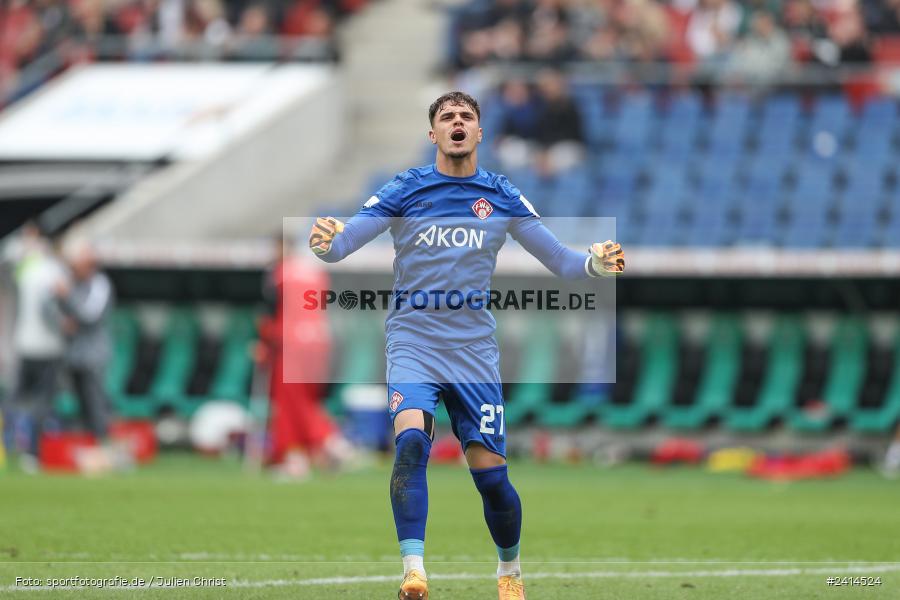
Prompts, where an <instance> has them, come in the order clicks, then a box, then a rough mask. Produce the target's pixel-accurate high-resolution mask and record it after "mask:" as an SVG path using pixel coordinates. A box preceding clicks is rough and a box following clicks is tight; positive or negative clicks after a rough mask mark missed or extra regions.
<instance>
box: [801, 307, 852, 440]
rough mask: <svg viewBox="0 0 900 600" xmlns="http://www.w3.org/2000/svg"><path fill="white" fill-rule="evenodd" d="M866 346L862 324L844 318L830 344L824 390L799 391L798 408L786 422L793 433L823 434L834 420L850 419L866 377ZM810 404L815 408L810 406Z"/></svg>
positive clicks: (850, 318) (849, 318)
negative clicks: (793, 430)
mask: <svg viewBox="0 0 900 600" xmlns="http://www.w3.org/2000/svg"><path fill="white" fill-rule="evenodd" d="M866 344H867V332H866V325H865V322H863V321H862V320H860V319H859V318H857V317H847V318H844V319H842V320H841V321H840V322H838V324H837V326H836V327H835V332H834V335H833V337H832V339H831V342H830V344H829V346H830V356H829V359H828V362H827V365H828V366H827V370H826V373H827V375H826V379H825V381H824V387H823V388H822V390H821V391H820V393H816V390H813V389H811V390H808V391H807V390H804V389H803V388H802V387H801V389H800V390H798V395H800V397H798V402H799V405H797V406H795V407H794V408H793V409H792V410H791V412H790V414H789V416H788V419H787V423H788V424H789V425H790V427H791V428H792V429H796V430H799V431H825V430H827V429H828V428H829V427H831V425H833V424H834V423H835V422H836V421H837V420H839V419H842V420H843V419H847V418H848V417H849V416H850V413H851V410H852V409H853V407H854V406H855V405H856V403H857V400H858V398H859V392H860V389H861V386H862V383H863V376H864V375H865V367H866V364H865V361H866ZM808 392H812V394H814V395H809V394H808ZM810 402H815V404H813V405H812V406H810V404H809V403H810ZM819 402H821V404H819Z"/></svg>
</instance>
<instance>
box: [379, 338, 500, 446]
mask: <svg viewBox="0 0 900 600" xmlns="http://www.w3.org/2000/svg"><path fill="white" fill-rule="evenodd" d="M387 381H388V408H389V410H390V415H391V420H393V419H394V417H396V416H397V413H399V412H402V411H404V410H409V409H419V410H423V411H425V412H427V413H429V414H431V415H432V416H433V415H434V414H435V410H436V409H437V405H438V402H439V401H440V400H443V401H444V406H445V407H446V408H447V414H448V415H449V416H450V426H451V427H452V428H453V435H455V436H456V438H457V439H458V440H459V442H460V444H461V445H462V447H463V450H465V449H466V448H467V447H468V446H469V444H471V443H472V442H476V443H479V444H481V445H483V446H484V447H485V448H487V449H488V450H490V451H491V452H493V453H494V454H499V455H500V456H503V457H504V458H505V457H506V424H505V419H504V406H503V389H502V386H501V385H500V349H499V348H498V347H497V342H496V340H494V338H493V337H489V338H485V339H482V340H479V341H477V342H474V343H472V344H469V345H468V346H463V347H462V348H451V349H444V348H428V347H425V346H418V345H415V344H405V343H392V344H390V345H388V348H387Z"/></svg>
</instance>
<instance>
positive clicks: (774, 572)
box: [229, 564, 900, 588]
mask: <svg viewBox="0 0 900 600" xmlns="http://www.w3.org/2000/svg"><path fill="white" fill-rule="evenodd" d="M897 571H900V564H892V565H871V566H855V567H854V566H849V567H833V568H827V569H826V568H818V569H723V570H720V571H626V572H623V571H588V572H586V573H585V572H582V573H574V572H573V573H528V572H526V573H525V574H524V576H525V579H526V580H529V579H565V578H569V577H577V578H587V579H609V578H614V577H622V578H627V579H643V578H645V577H653V578H664V577H760V576H763V577H786V576H790V575H835V576H837V575H850V574H852V575H862V574H868V573H893V572H897ZM495 577H496V576H495V575H487V574H481V573H451V574H445V575H440V574H431V575H429V578H430V579H433V580H435V581H464V580H473V579H475V580H477V579H493V578H495ZM398 580H399V576H398V575H369V576H360V577H321V578H316V579H272V580H268V581H241V580H238V581H235V582H233V583H231V584H229V587H239V588H262V587H287V586H311V585H346V584H352V583H385V582H392V581H398Z"/></svg>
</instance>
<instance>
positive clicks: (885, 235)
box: [880, 210, 900, 248]
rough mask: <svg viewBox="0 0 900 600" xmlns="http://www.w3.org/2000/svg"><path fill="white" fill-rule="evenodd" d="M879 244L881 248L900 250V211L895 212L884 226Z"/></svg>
mask: <svg viewBox="0 0 900 600" xmlns="http://www.w3.org/2000/svg"><path fill="white" fill-rule="evenodd" d="M880 242H881V245H882V246H886V247H889V248H900V211H897V210H895V211H894V214H893V215H891V219H890V220H889V221H888V222H887V223H885V224H884V229H883V231H882V232H881V237H880Z"/></svg>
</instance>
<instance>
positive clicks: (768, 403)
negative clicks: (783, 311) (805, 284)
mask: <svg viewBox="0 0 900 600" xmlns="http://www.w3.org/2000/svg"><path fill="white" fill-rule="evenodd" d="M804 341H805V332H804V329H803V325H802V323H801V322H800V320H799V319H798V318H796V317H794V316H788V315H784V316H781V317H780V318H779V319H778V321H777V322H776V324H775V327H774V328H773V331H772V335H771V340H770V342H769V351H768V361H767V365H766V369H765V375H764V376H763V382H762V386H761V388H760V391H759V395H758V397H757V399H756V402H755V403H754V404H753V405H751V406H736V405H732V406H731V408H730V409H729V410H727V411H726V413H725V418H724V419H723V423H724V425H725V427H726V428H727V429H731V430H735V431H762V430H763V429H765V428H766V427H768V426H769V425H770V424H771V423H772V422H773V421H774V420H775V419H776V418H780V417H781V416H783V415H784V414H785V413H786V412H787V411H788V410H789V409H790V407H791V405H792V404H793V400H794V395H795V391H796V389H797V384H798V383H799V381H800V377H801V374H802V373H801V371H802V369H803V349H804Z"/></svg>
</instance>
